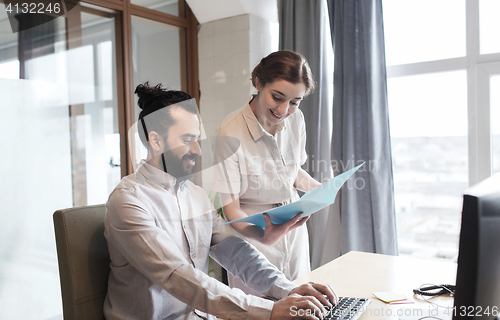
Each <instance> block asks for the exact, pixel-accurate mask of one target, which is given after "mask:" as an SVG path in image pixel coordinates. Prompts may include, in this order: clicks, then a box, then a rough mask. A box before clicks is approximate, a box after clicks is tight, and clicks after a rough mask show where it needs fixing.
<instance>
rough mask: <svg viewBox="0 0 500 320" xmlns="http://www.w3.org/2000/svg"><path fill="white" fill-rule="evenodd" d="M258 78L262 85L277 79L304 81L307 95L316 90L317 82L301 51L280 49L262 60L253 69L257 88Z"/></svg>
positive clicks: (253, 78) (253, 82) (253, 77)
mask: <svg viewBox="0 0 500 320" xmlns="http://www.w3.org/2000/svg"><path fill="white" fill-rule="evenodd" d="M257 79H258V81H259V83H260V84H261V85H262V86H265V85H267V84H268V83H272V82H274V81H276V80H285V81H288V82H291V83H294V84H296V83H303V84H304V85H305V87H306V92H305V96H307V95H308V94H310V93H311V92H313V91H314V87H315V85H316V84H315V82H314V78H313V75H312V72H311V68H310V67H309V63H308V62H307V60H306V58H305V57H304V56H303V55H301V54H300V53H297V52H293V51H289V50H280V51H276V52H273V53H271V54H270V55H268V56H267V57H265V58H262V60H260V62H259V64H258V65H257V66H256V67H255V68H254V69H253V71H252V84H253V86H254V87H256V88H257Z"/></svg>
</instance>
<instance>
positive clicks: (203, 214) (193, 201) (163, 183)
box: [104, 161, 296, 320]
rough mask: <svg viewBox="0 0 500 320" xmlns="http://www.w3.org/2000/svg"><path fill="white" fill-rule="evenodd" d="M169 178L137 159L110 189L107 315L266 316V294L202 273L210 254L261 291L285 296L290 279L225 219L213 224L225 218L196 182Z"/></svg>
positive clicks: (268, 303) (112, 319) (268, 304)
mask: <svg viewBox="0 0 500 320" xmlns="http://www.w3.org/2000/svg"><path fill="white" fill-rule="evenodd" d="M175 182H176V181H175V178H174V177H173V176H171V175H169V174H166V173H165V172H163V171H161V170H159V169H157V168H155V167H153V166H151V165H149V164H147V163H146V162H144V161H143V162H142V165H141V167H140V168H139V170H138V171H137V172H136V173H135V174H132V175H129V176H127V177H125V178H123V179H122V181H121V182H120V184H119V185H118V186H117V187H116V188H115V190H114V191H113V192H112V193H111V195H110V197H109V200H108V203H107V204H106V208H107V211H106V219H105V232H104V234H105V236H106V239H107V241H108V247H109V253H110V257H111V265H110V266H111V273H110V276H109V282H108V294H107V296H106V301H105V304H104V315H105V316H106V319H108V320H115V319H116V320H118V319H120V320H121V319H141V320H143V319H155V320H156V319H200V318H199V317H198V315H202V314H203V313H202V312H207V313H209V314H212V315H215V316H217V317H219V318H222V319H228V318H232V319H259V320H260V319H269V318H270V315H271V310H272V307H273V302H272V301H270V300H266V299H262V298H259V297H255V296H250V295H246V294H244V293H243V292H242V291H241V290H239V289H231V288H229V287H227V286H226V285H224V284H223V283H221V282H219V281H217V280H216V279H214V278H211V277H209V276H208V275H207V271H208V257H209V254H210V256H211V257H212V258H213V259H214V260H216V261H217V262H219V264H221V265H222V266H224V267H225V268H226V269H227V270H228V271H229V272H230V273H232V274H234V275H237V276H239V277H240V278H241V279H242V280H244V281H245V282H246V283H247V284H248V285H250V287H251V288H252V289H254V290H256V291H257V292H260V293H262V294H264V295H267V296H272V297H275V298H283V297H285V296H287V295H288V293H289V292H290V290H292V289H293V288H295V287H296V286H295V285H294V284H293V283H291V282H290V281H288V280H287V279H286V278H285V277H284V275H283V274H282V273H281V272H279V271H278V270H277V269H276V268H275V267H274V266H273V265H272V264H270V263H269V262H268V261H267V259H266V258H265V257H264V256H263V255H262V254H261V253H259V252H258V251H257V250H256V249H255V248H254V247H253V246H252V245H251V244H249V243H248V242H246V241H244V240H242V239H241V238H239V237H237V236H236V235H235V234H234V231H233V230H232V229H231V228H230V227H229V226H227V225H225V226H219V227H216V228H213V226H216V225H219V224H222V223H224V220H223V219H222V218H221V217H220V216H219V215H217V213H216V212H215V210H214V209H213V205H212V203H211V202H210V199H209V198H208V196H207V194H206V192H205V191H204V190H203V189H202V188H200V187H198V186H196V185H194V184H193V183H192V182H191V181H185V182H182V183H180V186H179V187H178V188H176V187H175V185H176V184H175ZM200 311H202V312H200Z"/></svg>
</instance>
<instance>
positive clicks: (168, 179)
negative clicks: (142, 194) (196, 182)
mask: <svg viewBox="0 0 500 320" xmlns="http://www.w3.org/2000/svg"><path fill="white" fill-rule="evenodd" d="M137 172H138V173H140V174H142V175H143V176H144V177H145V178H146V179H148V180H149V181H151V182H153V183H156V184H158V185H160V186H162V187H164V188H165V189H166V190H171V189H172V186H175V185H176V182H177V179H176V178H175V177H174V176H173V175H171V174H168V173H166V172H165V171H162V170H160V169H158V168H156V167H154V166H152V165H150V164H149V163H147V162H146V160H144V159H143V160H141V163H140V165H139V170H137ZM186 181H187V180H184V181H181V182H180V183H179V189H180V190H181V191H182V190H183V189H184V185H185V183H186Z"/></svg>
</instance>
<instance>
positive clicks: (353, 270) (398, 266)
mask: <svg viewBox="0 0 500 320" xmlns="http://www.w3.org/2000/svg"><path fill="white" fill-rule="evenodd" d="M456 271H457V265H456V264H455V263H451V262H442V261H433V260H422V259H415V258H409V257H394V256H387V255H381V254H373V253H364V252H356V251H352V252H349V253H347V254H345V255H343V256H341V257H339V258H337V259H335V260H333V261H331V262H330V263H328V264H326V265H324V266H322V267H320V268H318V269H316V270H313V271H312V272H311V273H309V274H308V275H306V276H303V277H301V278H299V279H297V280H295V281H294V283H296V284H303V283H306V282H308V281H314V282H319V283H327V284H330V285H331V286H332V287H333V289H334V290H335V292H336V293H337V295H338V296H341V297H356V298H370V299H372V302H371V303H370V305H369V306H368V308H367V310H366V311H365V312H364V314H363V315H362V316H361V317H360V318H359V320H367V319H398V318H399V316H398V312H399V314H400V315H401V313H403V312H407V313H408V312H409V311H407V309H409V308H416V309H421V310H424V312H430V310H433V309H434V307H433V306H432V305H431V304H429V303H427V302H425V301H420V300H417V299H416V297H414V296H413V291H412V290H413V289H414V288H418V287H420V286H421V285H422V284H425V283H431V284H455V281H456ZM377 291H378V292H380V291H390V292H396V293H401V294H404V295H406V296H407V297H408V298H410V299H412V300H414V301H415V303H414V304H400V305H389V304H386V303H384V302H382V301H380V300H378V299H377V298H375V297H374V296H373V295H372V292H377ZM432 301H433V302H434V303H436V304H439V305H443V306H449V307H452V306H453V298H451V297H449V296H441V297H437V298H434V299H432ZM403 315H404V314H403ZM403 318H404V317H403ZM410 318H411V317H410Z"/></svg>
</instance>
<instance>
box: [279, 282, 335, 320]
mask: <svg viewBox="0 0 500 320" xmlns="http://www.w3.org/2000/svg"><path fill="white" fill-rule="evenodd" d="M325 295H326V297H328V299H327V298H326V297H325ZM330 301H332V302H333V304H336V303H337V302H338V297H337V295H336V294H335V291H333V289H332V288H331V287H330V286H329V285H324V284H320V283H315V282H309V283H306V284H303V285H301V286H299V287H297V288H295V289H293V290H292V291H290V294H289V295H288V297H286V298H284V299H281V300H280V301H278V302H275V303H274V307H273V311H272V313H271V320H275V319H307V320H309V319H310V320H316V319H322V318H323V316H324V314H325V313H326V311H327V310H326V309H325V308H324V306H328V307H332V303H330Z"/></svg>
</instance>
